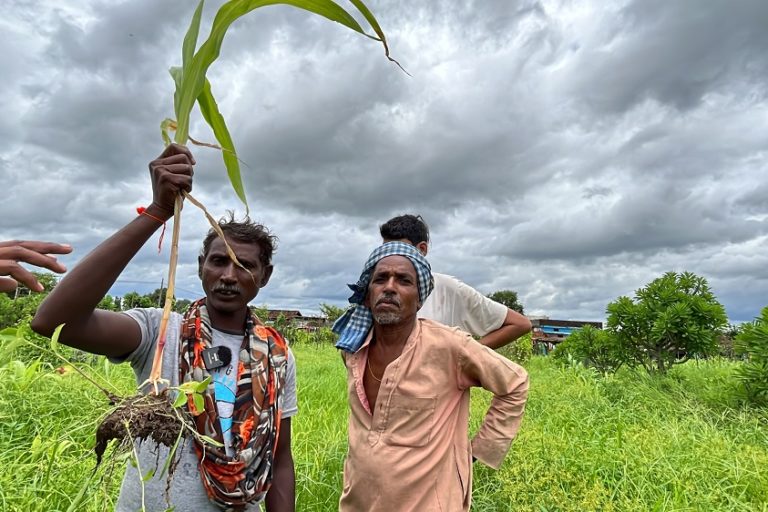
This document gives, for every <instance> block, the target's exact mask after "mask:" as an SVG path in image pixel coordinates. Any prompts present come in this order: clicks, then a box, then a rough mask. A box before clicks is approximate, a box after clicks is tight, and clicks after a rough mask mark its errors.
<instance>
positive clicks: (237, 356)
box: [32, 144, 297, 512]
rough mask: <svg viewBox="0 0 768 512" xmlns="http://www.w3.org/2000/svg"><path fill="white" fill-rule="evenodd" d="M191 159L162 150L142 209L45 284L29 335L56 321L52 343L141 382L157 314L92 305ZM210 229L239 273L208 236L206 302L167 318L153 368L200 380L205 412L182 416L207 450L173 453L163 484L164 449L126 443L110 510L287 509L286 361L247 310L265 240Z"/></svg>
mask: <svg viewBox="0 0 768 512" xmlns="http://www.w3.org/2000/svg"><path fill="white" fill-rule="evenodd" d="M194 163H195V161H194V158H193V157H192V154H191V153H190V152H189V150H188V149H187V148H185V147H183V146H178V145H175V144H172V145H170V146H168V147H167V148H166V150H165V151H164V152H163V153H162V154H161V155H160V157H158V159H156V160H154V161H153V162H151V163H150V164H149V169H150V174H151V178H152V192H153V201H152V204H151V205H150V206H149V207H147V208H146V209H145V210H143V211H142V213H141V214H140V215H139V216H138V217H136V218H135V219H134V220H132V221H131V222H130V223H128V225H126V226H125V227H124V228H123V229H121V230H120V231H118V232H117V233H115V234H114V235H113V236H112V237H110V238H109V239H107V240H106V241H105V242H103V243H102V244H101V245H99V246H98V247H97V248H96V249H94V250H93V252H91V253H90V254H89V255H88V256H86V257H85V258H84V259H83V260H82V261H81V262H80V264H79V265H77V266H76V267H75V268H74V269H73V270H72V272H71V273H69V275H67V276H66V277H65V278H64V279H63V280H62V281H61V283H59V285H58V286H56V288H55V289H54V290H53V292H52V293H51V294H50V295H49V296H48V298H47V299H46V300H45V302H43V304H41V306H40V308H39V309H38V312H37V314H36V315H35V318H34V320H33V322H32V327H33V329H34V330H35V331H37V332H39V333H41V334H45V335H48V336H50V335H51V333H52V332H53V330H54V329H55V328H56V327H57V326H58V325H60V324H65V326H64V328H63V329H62V331H61V335H60V338H59V339H60V341H61V342H63V343H65V344H67V345H70V346H72V347H76V348H79V349H82V350H87V351H89V352H93V353H96V354H103V355H106V356H108V357H109V358H110V360H112V361H116V362H122V361H128V362H130V363H131V365H132V366H133V369H134V371H135V373H136V378H137V381H138V382H139V383H143V382H146V380H147V378H148V377H149V374H150V369H151V366H152V358H153V354H154V353H155V346H156V343H157V341H156V340H157V338H158V332H159V330H160V323H161V316H162V311H161V310H160V309H155V308H149V309H133V310H130V311H126V312H124V313H115V312H111V311H104V310H99V309H97V307H96V306H97V304H98V303H99V301H100V300H101V298H102V297H103V296H104V295H105V294H106V293H107V291H108V290H109V288H110V287H111V286H112V284H113V283H114V282H115V281H116V280H117V278H118V277H119V275H120V273H121V272H122V271H123V269H124V268H125V267H126V265H127V264H128V262H129V261H130V260H131V259H132V258H133V256H134V255H135V254H136V253H137V252H138V250H139V249H140V248H141V247H142V246H143V245H144V244H145V243H146V242H147V240H148V239H149V238H150V237H151V236H152V234H153V233H155V232H156V231H157V229H158V228H159V227H160V226H161V225H162V224H163V223H164V222H165V221H166V220H167V219H169V218H170V217H171V216H172V215H173V205H174V201H175V199H176V197H177V195H178V194H179V193H181V192H182V191H190V190H191V188H192V174H193V166H194ZM219 226H220V227H221V229H222V230H223V232H224V234H225V237H226V240H227V242H228V245H229V247H230V248H231V249H232V250H233V251H234V254H235V256H236V258H237V260H238V262H239V264H240V265H241V266H239V265H237V264H236V263H235V262H234V261H233V260H232V259H231V258H230V256H229V254H228V252H227V246H226V244H225V243H224V241H223V240H222V239H221V238H219V236H218V235H217V234H216V233H215V232H214V231H213V230H212V231H210V232H209V233H208V235H207V236H206V238H205V240H204V241H203V249H202V251H201V254H200V256H199V259H198V263H199V268H198V270H199V276H200V279H201V280H202V286H203V290H204V291H205V297H204V298H202V299H200V300H198V301H196V302H194V303H193V304H192V305H191V306H190V307H189V309H188V310H187V312H186V313H185V314H184V315H180V314H177V313H172V314H171V317H170V319H169V322H168V327H167V330H166V344H165V350H164V352H163V365H162V378H163V379H165V380H167V381H168V383H169V385H170V386H171V387H176V386H179V383H181V382H190V381H192V380H194V381H198V382H200V381H204V380H205V379H206V378H207V377H209V376H210V377H211V379H212V382H211V384H210V385H209V386H208V389H207V390H205V391H204V393H203V398H204V404H205V405H204V409H203V410H195V411H192V412H193V413H194V415H195V418H194V423H195V427H196V430H197V432H198V434H200V435H204V436H208V437H210V438H213V439H214V440H215V441H217V442H218V447H217V446H214V445H212V444H208V443H206V442H205V440H204V439H202V438H201V437H200V436H194V437H192V438H187V439H186V440H185V441H183V442H182V445H180V446H179V448H178V449H177V452H176V454H175V455H174V456H173V457H174V458H173V461H174V464H175V469H174V470H173V474H172V476H170V478H169V477H168V476H167V475H161V473H162V471H161V470H162V468H163V465H164V463H165V461H166V459H167V458H168V455H169V453H170V449H169V447H167V446H163V445H158V444H157V443H155V442H154V441H151V440H144V441H137V446H136V449H137V452H138V468H136V467H133V466H129V467H128V468H127V471H126V476H125V478H124V480H123V485H122V488H121V491H120V497H119V500H118V504H117V510H119V511H123V510H124V511H135V510H139V509H142V510H144V509H145V510H165V509H167V508H169V507H174V509H175V510H179V511H182V510H196V511H200V510H221V509H226V510H243V511H256V510H259V503H260V502H262V501H264V502H265V504H266V508H267V510H268V511H269V512H275V511H293V510H295V475H294V467H293V458H292V455H291V417H292V416H293V415H294V414H296V412H297V401H296V380H295V378H296V377H295V375H296V369H295V361H294V358H293V355H292V353H291V351H290V350H289V349H288V348H287V346H286V343H285V341H284V340H283V338H282V337H281V336H280V334H279V333H278V332H277V331H275V330H274V329H272V328H269V327H265V326H263V325H262V324H261V322H260V321H259V319H258V318H257V317H256V316H255V315H254V314H253V313H252V312H251V310H250V308H249V307H248V303H249V302H250V301H251V300H253V299H254V298H255V297H256V295H257V293H258V292H259V289H260V288H262V287H263V286H265V285H266V284H267V282H268V281H269V278H270V276H271V274H272V269H273V267H272V263H271V258H272V252H273V251H274V245H275V237H273V236H272V235H270V234H269V232H268V231H267V230H266V229H265V228H264V227H263V226H261V225H258V224H255V223H253V222H251V221H250V219H247V218H246V219H245V221H243V222H236V221H234V219H229V220H226V221H225V220H222V221H220V222H219ZM191 407H194V405H193V406H191ZM171 467H172V468H173V467H174V465H171ZM150 471H154V475H152V474H150ZM142 477H143V478H142ZM142 480H146V481H145V482H142ZM166 486H168V492H167V494H166Z"/></svg>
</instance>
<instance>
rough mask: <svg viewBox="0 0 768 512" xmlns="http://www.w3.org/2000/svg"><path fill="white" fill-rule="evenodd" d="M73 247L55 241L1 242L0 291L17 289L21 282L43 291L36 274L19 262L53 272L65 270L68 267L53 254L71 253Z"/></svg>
mask: <svg viewBox="0 0 768 512" xmlns="http://www.w3.org/2000/svg"><path fill="white" fill-rule="evenodd" d="M70 252H72V247H70V246H69V245H62V244H56V243H53V242H36V241H31V240H28V241H20V240H9V241H7V242H0V276H10V277H0V292H10V291H13V290H15V289H16V286H18V284H19V283H21V284H23V285H24V286H26V287H27V288H29V289H30V290H32V291H33V292H41V291H43V285H41V284H40V283H39V282H38V280H37V279H36V278H35V275H34V274H33V273H32V272H30V271H29V270H27V269H25V268H24V267H22V266H21V265H19V262H22V261H23V262H24V263H29V264H31V265H36V266H38V267H42V268H47V269H48V270H51V271H53V272H59V273H61V272H65V271H66V270H67V269H66V268H64V265H62V264H61V263H59V262H58V261H57V260H56V258H55V257H54V256H51V254H69V253H70Z"/></svg>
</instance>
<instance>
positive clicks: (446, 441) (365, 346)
mask: <svg viewBox="0 0 768 512" xmlns="http://www.w3.org/2000/svg"><path fill="white" fill-rule="evenodd" d="M432 287H433V280H432V274H431V270H430V267H429V263H428V262H427V261H426V259H425V258H424V257H423V256H422V255H421V254H420V253H419V252H418V251H417V250H416V249H415V248H414V247H413V246H411V245H409V244H406V243H403V242H388V243H385V244H384V245H382V246H380V247H379V248H377V249H376V250H375V251H373V253H372V254H371V256H370V257H369V259H368V261H367V262H366V265H365V267H364V269H363V273H362V275H361V277H360V280H359V281H358V282H357V283H356V284H355V285H350V288H352V289H353V290H354V292H355V293H354V294H353V295H352V297H350V302H351V303H352V304H353V307H352V308H350V309H349V310H348V311H347V312H346V313H345V314H344V316H342V317H341V318H340V319H339V320H338V321H337V322H336V324H334V330H335V331H336V332H338V333H339V334H340V338H339V342H338V343H337V347H339V348H341V349H342V350H344V351H345V352H344V359H345V364H346V366H347V387H348V394H349V406H350V417H349V452H348V454H347V458H346V461H345V463H344V489H343V492H342V496H341V501H340V504H339V508H340V510H341V511H342V512H361V511H366V512H375V511H381V512H391V511H398V512H407V511H414V512H416V511H418V512H426V511H459V510H469V506H470V502H471V496H472V459H473V458H475V459H477V460H480V461H481V462H483V463H485V464H487V465H488V466H491V467H493V468H495V469H498V468H499V466H500V465H501V463H502V461H503V459H504V457H505V455H506V453H507V451H508V450H509V447H510V445H511V443H512V439H513V438H514V437H515V435H516V433H517V431H518V429H519V427H520V421H521V419H522V416H523V411H524V408H525V400H526V397H527V393H528V375H527V373H526V371H525V370H524V369H523V368H522V367H521V366H519V365H517V364H515V363H513V362H511V361H509V360H507V359H506V358H504V357H503V356H500V355H498V354H496V353H495V352H493V350H491V349H489V348H487V347H484V346H483V345H481V344H480V343H478V342H476V341H475V340H474V339H472V337H471V336H470V335H468V334H466V333H464V332H462V331H460V330H458V329H456V328H452V327H447V326H445V325H442V324H439V323H437V322H434V321H431V320H426V319H417V315H416V313H417V311H418V310H419V308H420V307H421V305H422V304H423V303H424V300H425V299H426V298H427V296H428V295H429V293H430V292H431V290H432ZM472 386H481V387H483V388H485V389H487V390H488V391H490V392H491V393H493V395H494V397H493V400H492V402H491V406H490V408H489V409H488V412H487V414H486V416H485V419H484V421H483V424H482V425H481V427H480V430H479V431H478V433H477V435H476V436H475V438H474V439H473V440H472V442H471V446H470V442H469V439H468V432H469V397H470V393H469V391H470V388H471V387H472Z"/></svg>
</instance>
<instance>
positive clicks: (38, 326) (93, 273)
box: [32, 209, 163, 343]
mask: <svg viewBox="0 0 768 512" xmlns="http://www.w3.org/2000/svg"><path fill="white" fill-rule="evenodd" d="M148 212H150V214H151V215H155V216H158V215H163V213H162V211H157V210H155V211H154V212H153V210H149V209H148ZM158 218H163V217H158ZM160 226H161V225H160V223H159V222H158V221H157V220H155V219H153V218H151V217H149V216H148V215H139V216H137V217H136V218H135V219H134V220H133V221H131V222H130V223H129V224H128V225H126V226H125V227H124V228H123V229H121V230H120V231H118V232H117V233H115V234H114V235H113V236H112V237H110V238H108V239H107V240H106V241H104V242H103V243H101V244H100V245H99V246H98V247H96V249H94V250H93V251H92V252H91V253H90V254H88V255H87V256H86V257H85V258H83V260H82V261H81V262H80V263H79V264H78V265H77V266H76V267H75V268H74V269H73V270H72V271H71V272H69V274H67V276H66V277H64V279H62V281H61V282H60V283H59V284H58V285H57V286H56V287H55V288H54V289H53V291H52V292H51V293H50V294H49V295H48V297H47V298H46V299H45V300H44V301H43V303H42V304H41V305H40V307H39V308H38V310H37V313H36V314H35V318H34V320H33V322H32V328H33V329H34V330H35V331H37V332H39V333H40V334H43V335H46V336H50V335H51V333H52V332H53V330H54V329H55V328H56V327H57V326H58V325H60V324H63V323H65V324H66V326H65V329H64V330H63V331H62V341H63V342H65V343H66V342H67V339H71V338H72V337H73V336H78V335H79V334H80V332H79V331H81V330H82V329H83V328H84V327H85V326H86V325H87V324H88V322H89V319H90V318H91V317H92V315H93V313H94V311H95V309H96V306H97V305H98V303H99V301H101V299H102V298H103V297H104V295H105V294H106V293H107V292H108V291H109V289H110V287H111V286H112V285H113V284H114V283H115V281H116V280H117V278H118V277H119V276H120V274H121V273H122V271H123V270H124V269H125V267H126V265H128V263H129V262H130V261H131V259H132V258H133V257H134V256H135V255H136V253H137V252H138V251H139V249H141V247H142V246H143V245H144V244H145V243H146V242H147V240H148V239H149V238H150V237H151V236H152V234H153V233H155V231H157V229H158V228H159V227H160Z"/></svg>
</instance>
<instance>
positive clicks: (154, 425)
mask: <svg viewBox="0 0 768 512" xmlns="http://www.w3.org/2000/svg"><path fill="white" fill-rule="evenodd" d="M185 423H186V425H185ZM191 425H193V423H192V420H191V418H190V417H189V415H188V413H186V411H184V410H182V409H174V408H173V407H172V405H171V402H170V401H169V398H168V393H167V391H163V392H161V393H160V394H159V395H153V394H149V395H143V394H140V395H135V396H132V397H129V398H125V399H123V400H122V401H121V402H120V404H119V405H118V406H117V407H116V408H115V409H114V410H113V411H112V412H111V413H110V414H109V415H107V417H106V418H104V420H103V421H102V422H101V424H100V425H99V427H98V428H97V430H96V446H95V447H94V448H93V451H94V452H96V466H97V467H98V466H99V464H101V459H102V456H103V455H104V451H105V450H106V449H107V446H108V445H109V443H110V441H112V440H113V439H114V440H117V441H118V444H119V445H120V446H128V445H130V443H131V441H132V440H133V439H136V438H138V439H152V440H154V441H155V442H156V443H157V444H163V445H165V446H168V447H169V448H170V447H172V446H173V445H174V443H175V442H176V440H177V439H178V437H179V436H180V435H181V436H183V437H186V436H188V435H190V431H191V430H190V428H189V427H190V426H191ZM126 427H127V428H126ZM192 428H194V427H192ZM129 433H130V434H129ZM129 435H130V437H131V438H133V439H131V438H129Z"/></svg>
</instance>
